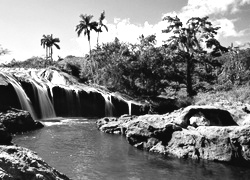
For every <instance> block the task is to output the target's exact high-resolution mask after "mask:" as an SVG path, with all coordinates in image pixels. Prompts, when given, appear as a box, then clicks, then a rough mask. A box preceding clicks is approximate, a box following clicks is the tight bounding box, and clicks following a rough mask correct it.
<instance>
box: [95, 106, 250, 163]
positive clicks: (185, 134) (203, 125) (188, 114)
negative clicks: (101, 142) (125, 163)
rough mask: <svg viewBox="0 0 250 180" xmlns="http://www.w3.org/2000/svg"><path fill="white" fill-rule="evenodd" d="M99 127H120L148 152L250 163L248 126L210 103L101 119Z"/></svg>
mask: <svg viewBox="0 0 250 180" xmlns="http://www.w3.org/2000/svg"><path fill="white" fill-rule="evenodd" d="M98 128H99V129H100V130H102V131H104V132H105V131H106V132H108V133H114V132H116V131H119V130H120V131H121V130H122V129H123V132H124V133H123V134H124V135H125V136H126V138H127V140H128V142H129V143H130V144H131V145H133V146H135V147H136V148H139V149H144V150H147V151H150V152H157V153H162V154H167V155H170V156H176V157H179V158H193V159H207V160H214V161H223V162H232V163H237V164H239V163H240V164H244V163H245V164H250V139H249V137H250V126H238V125H237V124H236V122H235V121H234V120H233V118H232V117H231V115H230V113H229V112H228V111H226V110H223V109H219V108H215V107H211V106H189V107H187V108H184V109H179V110H176V111H174V112H172V113H167V114H163V115H152V114H151V115H148V114H147V115H143V116H134V117H129V116H125V117H121V118H118V119H110V118H109V119H106V120H105V119H102V120H101V121H99V123H98Z"/></svg>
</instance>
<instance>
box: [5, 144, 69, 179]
mask: <svg viewBox="0 0 250 180" xmlns="http://www.w3.org/2000/svg"><path fill="white" fill-rule="evenodd" d="M0 179H3V180H16V179H19V180H28V179H30V180H36V179H41V180H42V179H46V180H66V179H69V178H68V177H67V176H65V175H64V174H62V173H59V172H58V171H57V170H55V169H54V168H52V167H50V166H49V165H48V164H47V163H46V162H44V161H43V160H42V159H41V158H40V157H39V156H37V154H36V153H35V152H33V151H31V150H29V149H26V148H23V147H18V146H0Z"/></svg>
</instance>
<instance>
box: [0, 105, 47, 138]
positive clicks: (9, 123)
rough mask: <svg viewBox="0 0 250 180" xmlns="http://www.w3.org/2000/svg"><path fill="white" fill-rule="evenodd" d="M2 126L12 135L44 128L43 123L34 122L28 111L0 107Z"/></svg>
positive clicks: (0, 123)
mask: <svg viewBox="0 0 250 180" xmlns="http://www.w3.org/2000/svg"><path fill="white" fill-rule="evenodd" d="M0 125H1V126H4V127H5V128H6V129H7V131H8V132H9V133H12V134H15V133H21V132H27V131H31V130H35V129H39V128H42V127H44V126H43V124H42V123H41V122H39V121H36V120H33V118H32V117H31V115H30V113H29V112H28V111H24V110H19V109H15V108H12V107H7V106H0Z"/></svg>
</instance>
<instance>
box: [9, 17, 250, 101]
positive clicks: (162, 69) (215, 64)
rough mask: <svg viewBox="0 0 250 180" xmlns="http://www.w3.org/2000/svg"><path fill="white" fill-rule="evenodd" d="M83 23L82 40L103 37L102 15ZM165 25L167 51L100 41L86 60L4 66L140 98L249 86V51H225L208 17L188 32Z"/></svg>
mask: <svg viewBox="0 0 250 180" xmlns="http://www.w3.org/2000/svg"><path fill="white" fill-rule="evenodd" d="M81 18H82V20H81V21H80V23H79V24H78V25H77V27H78V28H77V29H76V31H77V34H78V35H80V34H81V32H84V34H85V35H87V37H88V41H89V40H90V31H89V30H91V28H92V29H94V30H95V29H96V30H97V32H98V31H99V32H101V27H102V26H103V24H102V20H103V19H104V18H105V16H104V12H103V14H102V15H101V17H100V22H99V23H93V22H92V21H91V18H92V16H87V15H81ZM164 20H166V21H169V26H168V27H166V29H165V30H163V33H172V36H171V37H170V38H169V39H167V41H166V42H165V44H164V45H163V46H159V47H158V46H156V36H155V35H150V36H147V37H144V35H141V36H140V37H138V43H136V44H130V43H124V42H121V41H120V40H119V39H118V38H115V40H114V41H113V42H109V43H104V44H99V43H98V40H97V46H96V47H95V48H93V49H91V51H90V53H89V55H86V56H85V57H74V56H67V57H66V58H64V59H59V60H58V61H52V60H51V59H48V58H47V59H42V58H39V57H33V58H30V59H28V60H26V61H24V62H19V61H15V60H13V61H12V62H10V63H9V64H6V65H5V66H7V67H24V68H46V67H49V66H54V67H56V68H59V69H61V70H62V71H65V72H67V73H69V74H72V75H74V76H76V77H78V78H79V80H80V81H82V82H85V83H89V84H97V85H101V86H105V87H107V88H108V89H110V90H112V91H118V92H121V93H125V94H128V95H130V96H133V97H142V98H144V97H152V96H153V97H155V96H158V95H166V96H170V97H176V96H178V97H179V96H183V97H184V96H193V95H195V94H197V93H198V92H208V91H209V92H216V91H227V90H231V89H235V87H238V86H248V85H249V80H250V79H249V75H250V49H239V48H236V47H233V46H231V47H228V48H225V47H223V46H221V45H220V43H219V42H218V41H217V40H216V39H215V37H214V35H215V34H216V33H217V30H218V29H219V28H218V27H213V26H212V24H211V22H209V21H208V17H205V18H191V19H190V20H188V21H187V23H186V24H187V26H183V24H182V22H181V21H180V19H179V18H178V17H165V18H164ZM86 23H87V24H88V26H87V24H86ZM90 26H94V27H90ZM105 28H106V26H105ZM106 30H108V29H107V28H106ZM44 38H45V37H44ZM208 49H210V50H208Z"/></svg>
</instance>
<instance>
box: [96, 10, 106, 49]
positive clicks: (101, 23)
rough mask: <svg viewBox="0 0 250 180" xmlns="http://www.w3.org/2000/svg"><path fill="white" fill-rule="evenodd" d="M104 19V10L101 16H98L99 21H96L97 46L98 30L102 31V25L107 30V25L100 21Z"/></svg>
mask: <svg viewBox="0 0 250 180" xmlns="http://www.w3.org/2000/svg"><path fill="white" fill-rule="evenodd" d="M104 19H105V11H103V12H102V13H101V16H100V18H99V23H98V28H97V34H98V35H97V47H98V46H99V34H100V32H102V27H104V28H105V29H106V31H108V27H107V26H106V25H105V24H103V22H102V21H103V20H104Z"/></svg>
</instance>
